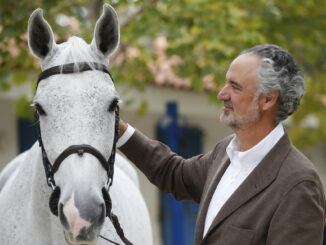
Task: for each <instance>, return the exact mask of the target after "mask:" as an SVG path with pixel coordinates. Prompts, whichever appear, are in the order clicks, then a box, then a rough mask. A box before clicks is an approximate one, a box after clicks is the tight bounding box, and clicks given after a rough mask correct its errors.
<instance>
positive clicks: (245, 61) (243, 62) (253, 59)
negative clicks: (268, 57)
mask: <svg viewBox="0 0 326 245" xmlns="http://www.w3.org/2000/svg"><path fill="white" fill-rule="evenodd" d="M259 65H260V58H259V57H258V56H257V55H255V54H252V53H246V54H241V55H239V56H238V57H237V58H235V59H234V60H233V61H232V63H231V65H230V67H229V70H228V71H227V73H226V78H227V79H235V78H237V79H240V78H243V77H246V76H256V75H257V71H258V68H259ZM233 77H235V78H233Z"/></svg>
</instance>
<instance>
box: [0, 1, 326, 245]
mask: <svg viewBox="0 0 326 245" xmlns="http://www.w3.org/2000/svg"><path fill="white" fill-rule="evenodd" d="M105 2H108V3H110V4H111V5H112V6H113V7H114V8H115V9H116V11H117V13H118V16H119V19H120V28H121V32H120V35H121V40H120V46H119V49H118V50H117V51H116V52H115V53H114V54H113V55H112V56H111V57H110V69H111V72H112V75H113V76H114V78H115V84H116V89H117V91H118V92H119V93H120V96H121V98H122V100H123V103H122V105H121V117H122V118H123V120H124V121H126V122H128V123H130V124H132V125H133V126H134V127H136V128H138V129H140V130H141V131H142V132H143V133H145V134H146V135H147V136H149V137H152V138H156V139H159V140H161V141H163V142H165V143H167V144H168V145H169V146H170V147H171V148H172V149H173V150H174V151H176V152H178V153H179V154H181V155H183V156H184V157H191V156H192V155H196V154H199V153H202V152H207V151H209V150H210V149H212V147H213V146H214V145H215V144H216V142H218V141H219V140H221V139H222V138H223V137H225V136H227V135H228V134H230V133H231V131H230V130H229V129H228V128H226V127H224V126H223V125H221V124H220V122H219V114H220V112H221V108H220V106H221V104H219V103H218V101H217V99H216V95H217V92H218V91H219V89H220V88H221V87H222V86H223V84H224V83H225V73H226V71H227V69H228V66H229V64H230V62H231V61H232V60H233V59H234V58H235V57H236V56H237V55H238V54H239V53H240V52H241V51H242V50H244V49H248V48H250V47H252V46H254V45H257V44H262V43H273V44H277V45H279V46H281V47H283V48H284V49H286V50H288V51H289V52H290V53H291V54H292V55H293V56H294V57H295V58H296V60H297V62H298V63H299V65H300V66H302V67H303V70H304V73H305V78H306V88H307V92H306V95H305V97H304V99H303V101H302V103H301V106H300V108H299V110H298V111H297V112H296V113H295V114H294V115H293V116H292V117H291V118H289V119H288V120H287V121H286V122H284V125H285V126H286V128H287V129H288V132H289V135H290V138H291V140H292V141H293V143H294V145H296V146H297V147H298V148H299V149H300V150H302V151H303V152H304V153H305V154H306V155H307V156H308V157H309V158H310V159H311V160H312V161H313V162H314V163H315V165H316V168H317V169H318V171H319V174H320V176H321V177H322V180H323V183H324V186H325V185H326V110H325V109H326V83H325V79H326V1H324V0H286V1H284V0H225V1H222V0H221V1H216V0H173V1H172V0H112V1H110V2H109V1H104V0H89V1H87V0H69V1H64V0H19V1H12V0H0V169H2V168H3V167H4V166H5V165H6V164H7V163H8V162H9V161H10V160H11V159H12V158H14V157H15V156H16V155H18V154H19V153H20V152H22V151H25V150H27V149H28V148H29V147H30V146H31V145H32V144H33V143H34V142H35V140H36V135H35V130H36V129H35V127H33V123H32V122H33V108H31V107H30V104H31V101H32V98H33V95H34V92H35V83H36V80H37V76H38V74H39V72H40V67H39V63H38V61H37V59H36V58H34V57H33V56H32V55H31V54H30V53H29V50H28V45H27V33H26V31H27V21H28V18H29V15H30V14H31V12H32V11H33V10H34V9H36V8H39V7H40V8H42V9H43V10H44V17H45V19H46V20H47V21H48V22H49V23H50V25H51V26H52V29H53V31H54V33H55V40H56V42H57V43H60V42H63V41H65V40H66V39H67V38H68V37H69V36H71V35H77V36H80V37H82V38H84V39H85V40H86V41H87V42H91V40H92V38H93V28H94V25H95V22H96V20H97V19H98V17H99V16H100V14H101V12H102V6H103V3H105ZM139 178H140V182H141V188H142V193H143V195H144V198H145V200H146V203H147V205H148V208H149V210H150V215H151V220H152V226H153V236H154V238H153V239H154V244H155V245H161V244H162V245H163V244H164V245H165V244H177V245H182V244H192V243H193V230H194V225H195V218H196V215H197V209H198V207H197V205H196V204H194V203H192V202H176V201H174V200H173V199H172V198H171V197H170V196H169V195H162V194H160V193H159V191H158V190H157V188H155V187H154V186H152V185H151V184H150V183H149V182H148V181H147V179H146V178H145V177H144V176H143V175H142V174H141V173H139Z"/></svg>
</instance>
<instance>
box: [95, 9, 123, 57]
mask: <svg viewBox="0 0 326 245" xmlns="http://www.w3.org/2000/svg"><path fill="white" fill-rule="evenodd" d="M119 40H120V28H119V21H118V16H117V13H116V12H115V10H114V9H113V8H112V7H111V6H110V5H109V4H104V6H103V13H102V15H101V17H100V18H99V19H98V21H97V22H96V25H95V30H94V37H93V41H92V43H91V48H92V49H93V50H95V51H96V52H97V53H98V54H101V55H103V56H106V57H107V56H109V55H110V54H111V53H113V52H114V51H115V50H116V49H117V47H118V44H119Z"/></svg>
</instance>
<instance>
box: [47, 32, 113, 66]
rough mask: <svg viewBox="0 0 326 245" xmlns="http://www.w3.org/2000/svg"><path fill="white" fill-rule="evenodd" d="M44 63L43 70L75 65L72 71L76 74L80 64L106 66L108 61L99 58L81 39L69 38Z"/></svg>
mask: <svg viewBox="0 0 326 245" xmlns="http://www.w3.org/2000/svg"><path fill="white" fill-rule="evenodd" d="M45 62H46V64H44V65H42V67H43V70H44V69H46V68H50V67H52V66H56V65H64V64H68V63H75V67H74V70H75V71H76V72H78V71H79V70H80V67H79V65H78V63H80V62H86V63H87V64H88V65H89V66H90V67H93V66H94V65H93V62H97V63H102V64H103V65H106V66H108V63H109V60H108V59H103V58H102V57H99V56H98V55H97V54H96V53H95V52H94V51H93V50H92V49H91V48H90V45H89V44H87V43H86V42H85V41H84V40H83V39H82V38H80V37H77V36H71V37H70V38H69V39H68V40H67V41H66V42H64V43H62V44H61V45H58V46H57V50H56V51H55V52H54V54H53V56H52V57H51V58H50V60H47V61H45Z"/></svg>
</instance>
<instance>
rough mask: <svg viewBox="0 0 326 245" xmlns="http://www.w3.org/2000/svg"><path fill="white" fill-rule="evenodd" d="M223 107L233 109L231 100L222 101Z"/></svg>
mask: <svg viewBox="0 0 326 245" xmlns="http://www.w3.org/2000/svg"><path fill="white" fill-rule="evenodd" d="M224 107H228V108H231V109H233V104H232V102H231V101H224Z"/></svg>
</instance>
